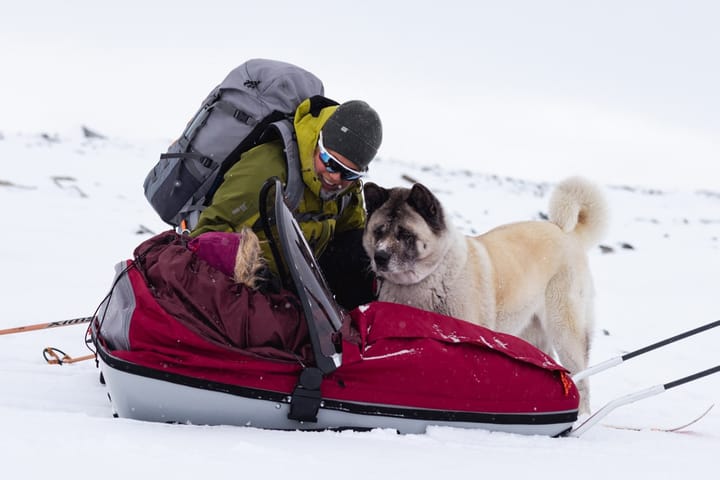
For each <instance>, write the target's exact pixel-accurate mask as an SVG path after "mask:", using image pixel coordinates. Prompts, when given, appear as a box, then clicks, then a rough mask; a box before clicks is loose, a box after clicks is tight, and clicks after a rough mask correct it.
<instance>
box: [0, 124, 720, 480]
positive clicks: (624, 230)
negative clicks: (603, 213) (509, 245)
mask: <svg viewBox="0 0 720 480" xmlns="http://www.w3.org/2000/svg"><path fill="white" fill-rule="evenodd" d="M165 146H166V144H165V143H162V142H151V141H141V140H134V139H114V138H111V139H107V140H101V139H90V140H89V139H86V138H84V137H83V136H82V135H81V134H80V132H76V134H75V135H67V136H66V135H59V136H57V138H53V139H48V138H47V137H43V136H42V135H40V134H6V135H5V136H4V138H3V139H2V140H0V156H1V157H2V158H3V159H11V160H12V161H7V160H5V167H4V169H3V171H2V174H1V176H0V201H1V202H2V204H3V205H7V206H9V207H11V208H7V209H5V211H4V214H3V215H4V220H5V225H6V233H5V235H4V238H3V243H2V245H3V248H2V249H1V250H0V262H1V263H2V265H3V275H2V276H0V291H2V292H3V300H2V303H1V304H0V328H10V327H13V326H18V325H29V324H34V323H44V322H48V321H54V320H64V319H69V318H76V317H81V316H87V315H90V314H92V312H93V311H94V309H95V307H96V306H97V304H98V303H99V301H100V300H101V299H102V297H103V296H104V295H105V293H106V292H107V289H108V288H109V284H110V281H111V280H112V276H113V266H114V264H115V263H116V262H118V261H120V260H123V259H125V258H129V257H130V256H131V254H132V250H133V249H134V247H135V246H136V245H137V244H139V243H140V242H141V241H142V240H144V239H146V238H148V237H149V236H150V235H151V234H152V233H151V232H160V231H162V230H164V229H165V226H164V224H162V222H161V221H160V220H159V219H158V218H157V216H156V215H155V213H154V212H153V211H152V209H151V208H150V207H149V206H148V204H147V203H146V201H145V199H144V197H143V196H142V189H141V185H142V180H143V178H144V175H145V174H146V173H147V170H148V169H149V168H150V166H151V165H152V164H153V162H154V161H155V158H156V156H157V154H158V153H159V152H161V151H162V150H163V149H164V148H165ZM59 177H61V178H64V179H65V180H63V181H57V178H59ZM406 178H414V179H417V180H419V181H421V182H423V183H425V184H426V185H428V186H429V187H430V188H432V189H433V190H435V191H436V192H437V193H438V195H439V196H440V198H441V200H442V201H443V203H444V204H445V206H446V208H447V210H448V212H449V213H450V215H451V216H452V218H453V221H454V222H455V223H456V224H458V225H459V226H460V227H461V228H463V229H464V230H466V231H468V232H470V231H472V232H479V231H482V230H485V229H488V228H490V227H492V226H495V225H498V224H500V223H502V222H509V221H515V220H523V219H535V218H538V216H539V213H540V212H543V211H545V209H546V204H547V200H548V196H549V192H550V191H551V188H552V185H551V184H546V183H537V182H535V181H532V180H526V179H517V178H509V177H503V178H501V177H498V176H495V175H492V174H485V173H481V172H475V171H470V170H462V171H461V170H452V169H441V168H440V167H423V166H420V165H414V164H411V163H403V162H398V161H393V160H386V159H383V158H380V159H378V160H377V163H376V164H375V166H374V168H373V169H372V173H371V178H370V180H372V181H375V182H377V183H380V184H382V185H387V186H390V185H408V184H409V183H408V181H407V180H406ZM558 180H560V178H558ZM603 187H604V189H605V191H606V193H607V195H608V198H609V200H610V204H611V206H612V211H613V214H614V215H613V222H612V225H611V229H610V232H609V234H608V236H607V238H606V239H605V240H604V241H603V245H604V246H606V247H610V248H612V250H613V252H612V253H602V252H601V250H600V249H599V248H597V249H594V250H593V251H592V252H591V253H590V258H591V263H592V268H593V271H594V275H595V280H596V288H597V292H598V300H597V305H596V310H597V325H596V328H595V342H594V347H593V349H592V354H591V359H592V361H591V363H592V364H596V363H599V362H601V361H604V360H606V359H608V358H612V357H615V356H617V355H621V354H623V353H626V352H628V351H632V350H634V349H636V348H639V347H642V346H645V345H648V344H650V343H653V342H655V341H657V340H660V339H662V338H665V337H668V336H671V335H674V334H676V333H679V332H681V331H685V330H689V329H691V328H694V327H696V326H699V325H701V324H704V323H709V322H711V321H714V320H716V319H717V299H716V296H717V283H716V281H715V275H716V272H718V271H720V255H718V253H720V252H719V250H720V240H719V238H720V214H718V212H720V208H719V207H720V194H718V193H717V192H709V191H694V190H675V191H665V190H658V189H652V188H649V187H648V188H642V189H641V188H637V189H631V188H625V187H618V186H615V185H603ZM622 245H628V246H632V248H623V246H622ZM84 329H85V328H84V326H69V327H63V328H56V329H48V330H41V331H35V332H26V333H20V334H14V335H6V336H2V337H0V384H1V385H2V387H0V388H1V389H2V395H0V419H1V421H2V424H3V435H2V436H0V451H2V452H3V458H4V459H5V460H4V464H5V468H10V467H12V469H13V470H15V471H18V472H22V475H23V476H24V477H29V478H37V477H39V476H41V475H46V474H53V475H56V476H57V475H59V476H61V477H70V476H72V477H76V478H83V477H90V476H91V475H97V474H98V473H99V472H102V474H103V475H104V476H106V477H110V478H124V477H127V475H128V474H134V475H137V474H142V475H143V476H152V475H154V474H157V475H162V476H168V477H169V476H172V477H175V478H192V477H196V476H197V475H198V474H199V473H202V474H203V475H207V476H209V477H212V476H217V475H227V474H228V472H238V471H240V472H242V474H243V475H252V476H260V475H262V476H264V477H270V478H282V477H285V476H287V475H294V476H296V477H299V478H310V477H314V476H316V475H317V474H318V472H319V471H324V472H333V473H336V474H342V475H343V476H344V477H349V478H367V477H368V476H377V477H380V478H434V477H435V476H437V475H447V474H453V473H457V474H463V473H465V474H467V473H475V472H476V471H478V469H482V471H483V472H484V473H485V474H489V475H504V476H508V475H509V476H510V478H515V477H519V476H520V475H526V474H532V475H534V476H535V477H538V478H555V477H556V476H558V475H568V474H573V472H578V473H580V472H583V473H582V475H583V477H585V478H591V479H592V478H598V479H600V478H607V477H608V476H609V475H620V476H621V477H624V476H626V475H627V476H629V475H631V474H643V475H645V474H648V473H649V472H654V473H656V474H657V475H659V476H661V477H667V478H673V477H677V476H679V475H681V474H682V475H683V476H685V475H690V476H692V475H694V476H699V477H701V478H702V477H703V476H704V475H706V472H707V471H708V470H709V469H711V468H714V457H713V454H714V453H715V452H716V451H717V449H718V447H719V446H720V408H715V409H713V410H712V411H711V412H710V413H709V414H708V415H707V416H706V417H705V418H703V419H702V420H701V421H700V422H698V423H696V424H695V425H692V426H691V427H689V428H688V429H687V430H686V431H683V432H682V433H666V432H659V431H653V430H652V429H653V428H656V427H662V428H665V427H673V426H678V425H682V424H684V423H686V422H687V421H689V420H691V419H692V418H694V417H695V416H696V415H699V414H700V413H702V412H703V411H704V410H705V409H706V408H708V407H709V406H710V405H713V404H715V403H717V402H718V401H719V400H720V397H719V395H720V375H715V376H711V377H707V378H704V379H701V380H698V381H696V382H692V383H689V384H687V385H685V386H681V387H678V388H676V389H672V390H669V391H667V392H666V393H663V394H662V395H659V396H656V397H652V398H650V399H647V400H643V401H641V402H638V403H635V404H632V405H629V406H626V407H622V408H620V409H618V410H616V411H615V412H613V413H612V414H610V415H609V416H608V417H606V418H605V419H604V420H602V421H601V422H600V424H599V425H598V426H596V427H593V428H592V429H590V430H589V431H588V432H587V433H585V434H584V435H583V436H582V437H580V438H560V439H552V438H544V437H536V436H530V437H526V436H521V435H512V434H501V433H489V432H485V431H469V430H462V429H453V428H440V427H436V428H431V429H430V430H429V431H428V432H427V433H426V434H424V435H404V436H401V435H397V434H396V433H395V432H391V431H385V430H378V431H372V432H366V433H360V432H344V433H333V432H315V433H307V432H306V433H301V432H274V431H262V430H257V429H253V428H245V427H229V426H213V427H209V426H192V425H164V424H152V423H144V422H138V421H133V420H127V419H116V418H112V411H111V407H110V404H109V402H108V399H107V394H106V391H105V388H104V387H103V386H102V385H100V384H99V382H98V370H97V369H96V368H95V365H94V364H93V362H91V361H85V362H79V363H76V364H72V365H63V366H56V365H47V364H45V362H44V360H43V358H42V355H41V352H42V349H43V348H45V347H47V346H54V347H57V348H60V349H61V350H63V351H65V352H67V353H68V354H70V355H71V356H80V355H85V354H87V351H86V349H85V348H84V345H83V338H84ZM716 330H717V329H716ZM719 337H720V332H717V331H713V330H711V331H708V332H706V333H704V334H702V335H699V336H697V337H694V338H691V339H687V340H684V341H682V342H679V343H677V344H674V345H671V346H668V347H666V348H664V349H662V350H660V351H657V352H653V353H649V354H647V355H646V356H641V357H637V358H636V359H633V360H630V361H628V362H626V363H625V364H623V365H620V366H618V367H615V368H613V369H611V370H609V371H607V372H603V373H600V374H598V375H597V376H594V377H592V378H591V388H592V399H591V406H592V409H593V411H596V410H597V409H598V408H600V407H602V406H603V405H604V404H606V403H607V402H609V401H611V400H613V399H614V398H616V397H619V396H622V395H625V394H629V393H634V392H636V391H639V390H642V389H645V388H647V387H650V386H653V385H656V384H661V383H666V382H669V381H672V380H675V379H677V378H680V377H683V376H685V375H688V374H691V373H694V372H697V371H700V370H704V369H706V368H710V367H712V366H715V365H716V364H717V363H718V359H717V348H716V346H717V342H718V340H720V338H719ZM613 426H625V427H632V428H638V429H640V430H639V431H635V430H620V429H615V428H613ZM519 458H520V459H522V460H521V461H518V459H519ZM358 464H359V465H361V466H355V465H358ZM591 465H592V468H589V466H591Z"/></svg>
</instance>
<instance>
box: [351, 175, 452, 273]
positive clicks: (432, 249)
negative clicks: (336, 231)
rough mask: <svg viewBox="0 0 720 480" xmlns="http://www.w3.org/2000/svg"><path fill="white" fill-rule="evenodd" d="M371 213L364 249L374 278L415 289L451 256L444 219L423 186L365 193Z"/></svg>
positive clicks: (371, 188)
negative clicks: (446, 256)
mask: <svg viewBox="0 0 720 480" xmlns="http://www.w3.org/2000/svg"><path fill="white" fill-rule="evenodd" d="M364 193H365V206H366V208H367V212H368V220H367V225H366V227H365V233H364V234H363V247H364V248H365V251H366V252H367V254H368V256H369V257H370V264H371V267H372V269H373V270H374V271H375V273H376V274H377V275H378V276H379V277H381V278H383V279H385V280H386V281H388V282H391V283H394V284H400V285H411V284H414V283H417V282H419V281H421V280H423V279H424V278H425V277H427V276H428V275H429V274H430V273H432V272H433V271H434V270H435V269H436V268H437V265H438V263H439V262H440V261H441V260H442V257H443V255H444V254H445V252H446V251H447V242H448V238H447V236H448V235H447V225H446V223H445V214H444V213H443V209H442V206H441V205H440V202H439V201H438V199H437V198H436V197H435V195H433V194H432V192H430V190H428V189H427V187H425V186H424V185H422V184H419V183H416V184H415V185H413V187H412V188H400V187H397V188H392V189H385V188H383V187H380V186H378V185H376V184H374V183H366V184H365V188H364Z"/></svg>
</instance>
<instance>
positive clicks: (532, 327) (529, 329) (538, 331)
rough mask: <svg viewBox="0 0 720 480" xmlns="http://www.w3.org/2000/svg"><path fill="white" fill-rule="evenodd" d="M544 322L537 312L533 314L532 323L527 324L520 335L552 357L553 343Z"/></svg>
mask: <svg viewBox="0 0 720 480" xmlns="http://www.w3.org/2000/svg"><path fill="white" fill-rule="evenodd" d="M544 323H545V322H544V321H543V320H541V318H540V317H539V316H538V315H537V314H535V315H533V316H532V319H531V320H530V323H528V324H527V326H526V327H525V328H524V329H523V330H522V331H521V332H520V334H519V335H518V336H519V337H520V338H522V339H523V340H525V341H527V342H530V343H532V344H533V345H535V347H537V348H538V349H539V350H542V351H543V352H545V353H546V354H548V355H550V356H551V357H552V356H553V344H552V342H551V341H550V338H549V337H548V334H547V333H546V331H545V327H544V325H543V324H544Z"/></svg>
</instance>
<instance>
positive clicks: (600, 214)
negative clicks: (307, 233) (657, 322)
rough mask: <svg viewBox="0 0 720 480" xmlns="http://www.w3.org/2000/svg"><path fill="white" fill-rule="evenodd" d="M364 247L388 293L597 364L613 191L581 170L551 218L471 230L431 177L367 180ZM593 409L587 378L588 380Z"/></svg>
mask: <svg viewBox="0 0 720 480" xmlns="http://www.w3.org/2000/svg"><path fill="white" fill-rule="evenodd" d="M365 201H366V205H367V210H368V221H367V226H366V229H365V233H364V236H363V246H364V248H365V250H366V251H367V254H368V256H369V257H370V260H371V266H372V268H373V270H374V271H375V273H376V275H377V276H378V277H379V279H380V283H379V284H380V288H379V292H378V299H379V300H382V301H389V302H395V303H403V304H407V305H412V306H415V307H417V308H422V309H424V310H430V311H435V312H439V313H442V314H445V315H450V316H452V317H456V318H460V319H463V320H466V321H468V322H472V323H475V324H478V325H482V326H485V327H488V328H490V329H493V330H497V331H500V332H505V333H510V334H512V335H517V336H519V337H521V338H524V339H525V340H527V341H529V342H531V343H533V344H535V345H536V346H537V347H538V348H540V349H541V350H543V351H545V352H546V353H548V354H551V355H552V354H553V352H554V353H555V354H556V356H557V358H558V360H559V361H560V363H561V364H562V365H563V366H565V367H566V368H567V369H568V370H570V372H571V373H575V372H578V371H580V370H583V369H585V368H587V366H588V351H589V348H590V341H591V335H592V331H593V297H594V288H593V281H592V276H591V274H590V268H589V266H588V259H587V251H588V250H589V249H590V248H591V247H592V246H593V245H595V244H596V242H598V241H599V240H600V238H601V236H602V234H603V232H604V229H605V226H606V223H607V206H606V201H605V198H604V195H603V194H602V192H601V191H600V189H599V188H598V187H597V186H595V185H594V184H592V183H590V182H588V181H587V180H584V179H582V178H579V177H573V178H569V179H567V180H565V181H563V182H562V183H560V184H559V185H558V186H557V188H556V189H555V191H554V192H553V194H552V196H551V198H550V209H549V221H526V222H519V223H512V224H508V225H503V226H500V227H498V228H495V229H493V230H491V231H489V232H487V233H485V234H483V235H480V236H478V237H466V236H464V235H463V234H461V233H460V232H459V231H458V230H456V229H455V228H454V227H453V226H452V225H451V224H450V223H449V222H448V220H447V218H446V217H445V214H444V212H443V208H442V206H441V204H440V202H439V201H438V199H437V198H436V197H435V196H434V195H433V194H432V193H431V192H430V190H428V189H427V188H426V187H424V186H423V185H421V184H415V185H414V186H413V187H412V188H392V189H385V188H382V187H380V186H378V185H375V184H373V183H368V184H366V185H365ZM578 388H579V390H580V395H581V404H580V410H581V412H587V411H588V406H589V403H588V402H589V391H588V385H587V381H586V380H584V381H581V382H580V384H579V385H578Z"/></svg>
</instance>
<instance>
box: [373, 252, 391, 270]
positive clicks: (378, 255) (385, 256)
mask: <svg viewBox="0 0 720 480" xmlns="http://www.w3.org/2000/svg"><path fill="white" fill-rule="evenodd" d="M373 260H375V265H376V266H377V268H385V267H387V264H388V262H389V261H390V253H388V251H387V250H378V251H377V252H375V255H374V256H373Z"/></svg>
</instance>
